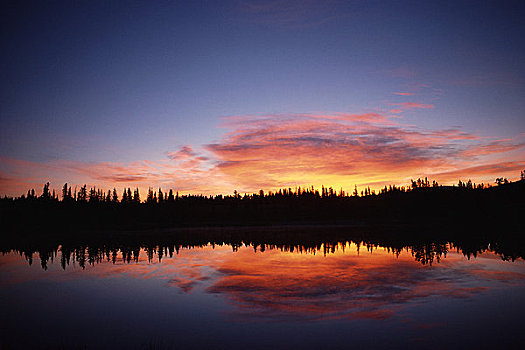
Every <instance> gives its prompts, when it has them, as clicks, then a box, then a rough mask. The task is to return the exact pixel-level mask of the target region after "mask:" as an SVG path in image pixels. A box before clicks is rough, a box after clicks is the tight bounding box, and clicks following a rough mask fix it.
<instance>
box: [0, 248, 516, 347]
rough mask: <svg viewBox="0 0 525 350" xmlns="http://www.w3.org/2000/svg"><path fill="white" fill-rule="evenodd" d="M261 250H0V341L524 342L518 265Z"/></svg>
mask: <svg viewBox="0 0 525 350" xmlns="http://www.w3.org/2000/svg"><path fill="white" fill-rule="evenodd" d="M443 248H444V249H443ZM177 250H178V251H177ZM262 250H263V251H261V247H260V246H259V247H257V249H254V247H253V246H248V247H247V246H243V245H241V246H234V247H232V246H230V245H223V246H216V245H214V246H212V245H207V246H202V247H196V248H195V247H194V248H184V247H177V249H176V250H175V251H171V252H170V250H168V249H167V248H166V249H165V248H162V249H160V250H159V249H158V248H156V249H152V248H148V249H145V248H141V249H140V251H139V250H135V251H133V252H129V251H125V252H124V253H123V252H122V250H113V251H109V250H106V251H103V250H100V251H95V252H94V251H93V249H92V250H91V251H90V248H88V247H86V248H85V249H84V248H82V249H77V250H73V251H61V249H58V251H57V252H56V253H53V254H51V255H50V256H49V257H48V258H46V259H44V261H41V259H40V258H39V254H33V255H32V256H24V255H20V254H19V253H16V252H10V253H7V254H4V255H3V256H1V257H0V285H1V291H0V300H1V301H2V318H1V320H2V321H1V333H0V335H1V338H2V343H1V344H2V346H3V347H5V348H35V347H36V348H50V349H51V348H66V349H67V348H77V349H84V348H88V349H100V348H113V349H119V348H131V349H135V348H138V349H140V348H148V349H149V348H153V349H188V348H209V349H232V348H233V349H266V348H301V349H321V348H339V349H347V348H367V349H370V348H385V349H391V348H416V347H425V348H430V349H437V348H440V349H441V348H458V349H459V348H461V349H467V348H477V349H479V348H491V349H495V348H517V349H518V348H524V347H523V346H524V345H525V332H524V331H523V322H522V321H523V316H524V315H525V263H524V262H523V261H522V260H517V261H514V262H510V261H503V260H502V259H501V257H499V256H497V255H495V254H493V253H491V252H485V253H483V254H481V255H478V256H477V257H473V256H470V258H468V257H466V256H465V255H464V254H463V253H462V252H461V251H459V252H458V251H456V249H455V248H454V247H450V246H449V245H447V246H445V247H441V248H440V249H438V252H437V253H436V252H431V253H430V254H428V252H427V253H424V252H423V255H422V253H421V252H420V251H414V250H413V249H410V248H407V249H404V250H402V251H399V250H397V251H392V250H391V249H388V248H382V247H374V248H370V247H366V246H363V245H359V244H356V243H350V242H344V243H339V244H337V245H333V246H331V247H326V246H319V247H317V248H313V249H312V248H311V249H306V250H301V251H299V250H297V249H294V250H293V251H286V249H282V248H281V249H279V248H277V247H271V246H265V247H264V248H263V249H262ZM443 250H444V251H446V254H445V253H444V252H443ZM55 254H56V255H55ZM425 254H426V257H425ZM170 255H171V256H170ZM429 257H430V259H429ZM128 261H129V262H128ZM29 262H31V264H29Z"/></svg>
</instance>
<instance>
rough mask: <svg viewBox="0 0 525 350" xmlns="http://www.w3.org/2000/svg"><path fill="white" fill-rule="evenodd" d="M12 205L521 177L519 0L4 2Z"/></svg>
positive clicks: (2, 74) (0, 166) (4, 172)
mask: <svg viewBox="0 0 525 350" xmlns="http://www.w3.org/2000/svg"><path fill="white" fill-rule="evenodd" d="M0 6H1V9H0V16H1V23H0V26H1V31H0V45H1V46H0V49H1V52H2V55H0V79H1V81H2V84H1V85H0V195H2V196H3V195H8V196H19V195H21V194H23V193H25V192H27V190H28V189H29V188H35V190H37V193H38V192H39V191H40V190H41V188H42V184H43V183H45V182H47V181H49V182H50V183H51V187H52V188H55V189H59V188H61V187H62V185H63V184H64V183H65V182H67V183H69V184H70V185H72V186H73V187H74V186H82V185H83V184H87V185H88V186H97V187H102V188H103V189H106V190H107V189H110V188H114V187H115V188H117V189H122V188H124V187H131V188H135V187H138V188H140V189H141V190H143V191H144V190H147V188H148V187H154V188H159V187H162V188H163V189H168V188H172V189H174V190H176V191H179V192H181V193H194V194H218V193H222V194H231V193H233V191H234V190H237V191H238V192H240V193H243V192H255V191H258V190H259V189H263V190H266V191H268V190H275V189H277V188H283V187H295V186H303V187H304V186H315V187H320V186H321V185H324V186H326V187H328V186H332V187H334V188H336V189H339V188H343V189H344V190H346V191H349V192H351V191H352V190H353V188H354V186H355V185H357V186H358V187H363V186H370V187H371V188H372V189H377V188H380V187H383V186H384V185H386V184H397V185H407V184H408V183H409V181H410V179H415V178H418V177H425V176H426V177H428V178H430V179H433V180H437V181H438V182H440V183H442V184H453V183H457V182H458V180H459V179H462V180H467V179H472V180H473V181H475V182H478V183H479V182H484V183H494V180H495V178H496V177H507V178H508V179H509V180H517V179H519V178H520V172H521V171H522V170H525V69H524V68H525V40H523V38H524V37H525V21H523V18H525V5H524V4H523V3H522V2H521V1H489V2H485V1H396V2H393V1H337V0H333V1H331V0H324V1H316V0H302V1H295V0H270V1H242V0H236V1H118V2H116V1H35V2H31V1H4V2H2V5H0Z"/></svg>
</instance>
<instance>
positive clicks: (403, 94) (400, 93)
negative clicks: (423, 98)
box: [393, 92, 415, 96]
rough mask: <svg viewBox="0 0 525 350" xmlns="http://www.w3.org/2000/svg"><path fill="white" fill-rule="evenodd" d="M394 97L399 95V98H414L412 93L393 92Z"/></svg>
mask: <svg viewBox="0 0 525 350" xmlns="http://www.w3.org/2000/svg"><path fill="white" fill-rule="evenodd" d="M393 94H394V95H400V96H414V95H415V93H414V92H393Z"/></svg>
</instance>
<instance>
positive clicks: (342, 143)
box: [0, 113, 525, 195]
mask: <svg viewBox="0 0 525 350" xmlns="http://www.w3.org/2000/svg"><path fill="white" fill-rule="evenodd" d="M395 120H396V119H393V118H389V117H388V116H385V115H382V114H380V113H363V114H351V113H334V114H287V115H260V116H235V117H228V118H224V120H223V124H222V127H223V128H225V129H226V130H227V132H226V133H225V135H224V136H223V137H222V138H221V139H219V140H217V141H216V142H214V143H211V144H208V145H205V146H203V147H202V148H199V147H197V148H195V147H193V146H191V145H184V146H182V147H180V148H178V149H176V150H173V151H170V152H167V153H166V154H165V156H164V157H163V158H161V159H156V160H140V161H135V162H127V163H117V162H92V163H88V162H79V161H72V160H55V161H47V162H29V161H24V160H17V159H9V158H5V157H4V158H1V160H2V167H1V168H0V192H1V194H8V195H20V194H22V193H25V192H26V191H27V189H28V188H35V189H36V190H39V189H40V188H41V186H42V183H44V182H46V181H50V182H51V185H52V187H53V188H55V189H57V190H59V189H60V188H61V186H62V184H63V183H64V182H68V183H70V184H71V185H73V186H75V185H76V186H82V185H83V184H84V183H85V184H88V185H96V186H97V187H102V188H106V189H109V188H113V187H116V188H117V189H119V190H120V189H121V188H122V187H133V188H134V187H139V189H141V192H143V193H144V191H147V189H148V187H150V186H152V187H155V188H158V187H162V188H163V189H167V188H173V189H174V190H177V191H180V192H183V193H188V192H191V193H203V194H217V193H232V192H233V190H235V189H236V190H238V191H239V192H241V193H242V192H255V191H258V190H259V189H264V190H273V189H277V188H281V187H290V186H296V185H297V186H311V185H313V186H316V187H320V186H321V185H326V186H333V187H334V188H337V189H339V188H340V187H342V188H343V189H344V190H346V191H349V190H350V191H351V190H352V189H353V187H354V185H355V184H357V185H358V186H363V185H371V186H372V187H373V188H378V187H382V186H384V185H385V184H398V185H406V184H407V183H408V181H409V179H410V178H414V177H418V176H428V177H431V178H433V179H436V180H438V181H440V182H441V181H445V182H447V181H450V182H453V183H456V182H457V179H458V178H459V177H461V178H467V177H470V178H472V180H476V179H486V177H487V176H490V177H492V176H494V175H497V176H498V177H501V176H505V177H509V178H512V177H513V176H514V177H516V176H518V175H519V171H520V169H521V170H522V169H523V163H524V160H525V154H524V153H523V152H522V150H523V145H524V144H523V143H516V142H513V141H512V140H504V139H498V140H491V139H487V138H483V139H482V138H480V137H479V136H477V135H475V134H472V133H469V132H466V131H463V130H461V129H458V128H452V129H440V130H424V129H421V128H417V127H414V126H409V125H403V124H400V123H398V122H396V121H395ZM511 153H512V154H511ZM494 156H498V157H499V158H500V159H499V160H494V159H493V158H494ZM503 156H505V157H510V156H512V157H514V159H506V160H503V159H502V157H503Z"/></svg>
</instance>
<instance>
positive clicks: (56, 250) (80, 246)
mask: <svg viewBox="0 0 525 350" xmlns="http://www.w3.org/2000/svg"><path fill="white" fill-rule="evenodd" d="M190 232H191V234H187V235H186V236H185V235H184V234H181V233H177V234H176V236H175V237H173V236H170V235H168V234H164V235H165V236H166V237H162V238H159V236H157V237H153V238H148V237H147V236H136V237H134V236H123V237H120V238H118V239H111V240H106V239H101V240H98V241H97V240H93V241H91V242H89V243H88V244H85V243H84V242H83V243H75V242H74V241H70V242H69V243H64V244H61V245H58V244H55V245H53V244H49V243H41V244H39V243H37V242H31V243H27V242H26V243H19V244H16V245H10V246H5V247H2V249H1V251H2V252H4V253H5V252H9V251H16V252H18V253H19V254H21V255H23V256H24V257H25V259H26V260H27V262H28V263H29V264H32V261H33V255H35V254H37V255H38V256H39V259H40V261H41V264H42V268H43V269H47V264H48V263H49V261H51V262H52V261H53V259H54V258H55V257H57V256H58V255H59V254H60V265H61V266H62V268H63V269H65V268H66V267H67V266H68V265H69V264H71V263H75V264H77V265H78V266H79V267H81V268H85V267H86V264H89V265H95V264H98V263H100V262H102V261H109V262H112V263H113V264H115V263H116V262H117V261H118V260H119V259H120V260H121V261H122V262H123V263H131V262H132V261H134V262H138V261H139V255H140V251H141V250H144V251H145V254H146V257H147V260H148V261H149V262H151V261H153V260H155V259H158V261H159V262H161V261H162V259H163V257H165V256H169V257H170V258H171V257H173V256H174V255H176V254H178V253H179V252H180V250H181V249H195V248H202V247H205V246H208V245H211V246H212V247H215V246H223V245H228V246H230V247H231V249H232V251H233V252H236V251H238V250H239V248H242V247H245V246H246V247H252V248H253V250H254V251H255V252H257V251H259V252H262V253H264V252H266V251H272V250H279V251H282V252H297V253H301V254H314V255H315V254H322V255H326V256H329V255H331V254H334V253H336V252H339V251H340V252H343V253H345V249H348V246H349V244H351V243H354V244H355V246H356V249H357V253H358V254H360V251H361V250H362V249H366V251H367V252H373V251H375V250H378V249H386V251H387V252H388V253H390V254H392V255H393V256H394V257H399V255H400V254H401V252H402V251H404V250H406V251H407V252H409V253H410V254H411V255H412V257H413V258H414V260H415V261H416V262H419V263H421V264H423V265H432V264H433V263H439V262H440V261H441V259H444V258H446V256H447V253H448V252H449V250H451V249H454V250H456V251H457V252H460V253H462V254H463V255H464V256H466V257H467V258H469V259H470V258H476V257H477V256H478V255H480V254H482V253H484V252H493V253H495V254H497V255H499V256H500V257H501V258H502V259H503V260H509V261H514V260H516V259H518V258H521V259H523V258H525V244H524V243H523V242H522V241H521V240H510V241H509V240H502V239H500V240H497V239H492V240H486V239H481V238H478V239H472V238H470V239H462V240H455V241H450V240H421V239H409V238H398V239H393V238H392V235H387V236H384V237H381V236H376V237H374V236H368V238H367V235H362V234H360V235H358V236H359V238H351V239H347V240H344V239H334V240H326V239H323V238H322V237H319V231H315V230H314V231H312V232H305V233H303V234H301V233H299V232H296V236H295V238H290V237H291V236H292V233H290V232H289V233H288V236H289V237H288V238H287V239H286V238H285V239H282V238H279V237H280V235H279V234H278V232H272V230H266V231H265V232H266V238H264V237H263V238H262V239H261V237H260V236H261V233H257V232H256V233H252V237H250V233H247V232H235V231H233V232H230V231H228V230H224V231H218V232H213V231H210V232H212V233H210V232H208V236H206V235H202V236H200V235H196V234H195V232H192V231H190ZM333 234H334V233H326V234H325V235H333ZM263 235H264V234H263ZM354 235H355V234H354ZM160 236H162V234H161V235H160ZM199 236H200V237H199ZM350 236H351V234H350ZM372 237H373V238H372Z"/></svg>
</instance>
